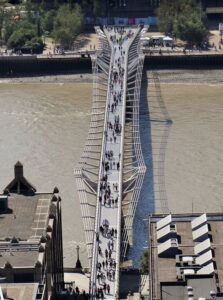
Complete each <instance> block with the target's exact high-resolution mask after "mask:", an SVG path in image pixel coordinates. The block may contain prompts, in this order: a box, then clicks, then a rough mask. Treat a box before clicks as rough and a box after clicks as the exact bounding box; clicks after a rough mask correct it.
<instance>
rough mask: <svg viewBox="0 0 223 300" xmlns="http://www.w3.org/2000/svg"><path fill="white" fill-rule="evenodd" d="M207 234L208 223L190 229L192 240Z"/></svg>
mask: <svg viewBox="0 0 223 300" xmlns="http://www.w3.org/2000/svg"><path fill="white" fill-rule="evenodd" d="M205 234H208V225H207V224H204V225H203V226H202V227H200V228H198V229H196V230H194V231H192V235H193V240H194V241H196V240H197V239H198V238H200V237H201V236H203V235H205Z"/></svg>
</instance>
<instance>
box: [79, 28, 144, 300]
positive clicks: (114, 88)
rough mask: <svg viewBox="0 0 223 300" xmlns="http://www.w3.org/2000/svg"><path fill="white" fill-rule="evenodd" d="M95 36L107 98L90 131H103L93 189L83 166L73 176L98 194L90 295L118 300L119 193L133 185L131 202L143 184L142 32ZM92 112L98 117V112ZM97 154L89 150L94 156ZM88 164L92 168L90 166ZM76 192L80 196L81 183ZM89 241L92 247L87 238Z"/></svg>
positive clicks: (107, 30)
mask: <svg viewBox="0 0 223 300" xmlns="http://www.w3.org/2000/svg"><path fill="white" fill-rule="evenodd" d="M97 33H98V35H99V36H100V38H101V40H102V44H101V47H102V48H104V49H101V52H99V53H98V56H97V57H96V61H97V68H98V66H99V67H100V70H102V72H101V73H100V74H99V75H98V77H97V78H102V79H106V80H107V85H106V89H105V88H104V87H103V86H100V88H98V85H97V89H96V91H95V94H94V95H96V100H95V102H102V103H103V99H102V98H103V97H105V99H106V100H105V101H106V102H105V108H104V110H105V111H104V119H103V121H104V122H103V130H102V128H101V127H102V125H101V124H100V125H97V124H96V123H97V122H96V121H95V120H94V121H93V123H91V130H90V131H89V132H94V128H97V126H99V127H100V131H102V136H101V139H102V140H101V150H100V154H99V156H98V157H97V158H96V157H95V158H94V159H95V160H98V161H99V164H98V178H97V181H96V182H97V185H96V186H95V181H94V182H93V180H89V178H88V175H86V173H85V175H84V172H83V171H85V172H86V167H85V166H86V162H84V164H83V167H82V169H81V170H79V171H78V172H77V177H78V176H79V177H81V176H82V177H83V178H84V180H85V183H86V182H88V185H90V186H91V190H92V193H94V192H95V194H96V204H95V208H96V214H95V224H94V232H93V234H92V236H91V237H92V239H93V245H92V248H91V247H89V258H90V259H91V280H90V294H91V297H92V299H94V298H102V297H103V298H106V299H118V295H119V273H120V272H119V270H120V257H121V249H120V248H121V243H123V240H124V242H125V247H124V248H125V251H126V248H127V247H126V244H127V234H126V232H127V231H126V230H125V233H124V238H123V232H122V231H123V229H122V226H121V223H122V218H123V216H122V213H123V211H122V205H123V203H122V200H123V193H125V194H126V193H128V187H131V192H132V190H133V189H134V185H135V194H134V192H133V198H134V195H135V198H137V197H138V194H139V190H140V186H141V184H142V178H141V177H140V174H143V173H144V172H145V167H144V168H143V167H142V166H143V159H142V157H141V156H142V155H141V148H140V139H139V136H138V134H139V132H138V102H139V89H140V82H141V73H142V65H143V59H141V58H139V52H138V51H137V50H138V49H139V48H140V46H139V42H140V36H141V34H142V30H141V28H140V27H105V28H104V30H103V31H102V30H101V29H99V28H97ZM132 46H133V47H132ZM131 47H132V48H131ZM130 50H131V51H130ZM103 53H104V55H103ZM97 71H98V69H97ZM99 90H100V91H102V92H101V94H102V95H101V96H100V95H99ZM105 93H106V95H105ZM127 102H128V105H129V106H128V109H130V111H131V117H128V120H126V119H127V118H126V116H127V114H126V109H127ZM95 114H96V115H97V112H96V113H95ZM101 117H102V116H100V118H101ZM129 120H131V121H132V123H133V125H132V128H134V130H135V132H133V133H132V134H130V141H129V142H126V140H125V124H126V121H127V122H129ZM100 121H101V120H100ZM92 124H93V125H92ZM97 132H98V131H97ZM98 139H100V138H98ZM91 140H92V139H91ZM96 142H97V139H95V140H94V139H93V143H92V141H91V144H89V146H88V147H87V148H86V149H85V152H86V153H88V154H87V156H86V154H85V157H88V156H89V155H90V154H89V153H90V152H89V151H90V150H89V149H90V148H92V146H95V147H97V145H99V144H97V145H96ZM124 144H129V145H130V150H128V151H133V154H132V155H131V153H130V163H128V165H129V164H130V165H131V166H128V167H126V166H125V163H124V152H125V149H124ZM131 149H134V150H131ZM97 151H98V150H93V151H92V153H96V152H97ZM136 162H137V163H136ZM88 164H89V163H88ZM89 165H90V166H94V165H93V164H89ZM124 170H125V171H126V170H127V171H126V172H127V173H128V172H129V170H130V171H131V172H130V175H129V176H130V178H129V179H128V180H125V185H124V182H123V180H124V178H123V174H124V172H123V171H124ZM88 172H89V173H91V174H92V173H94V168H91V170H88ZM96 174H97V173H96V172H95V175H96ZM137 180H138V181H137ZM123 187H124V188H123ZM79 191H81V193H82V192H83V185H82V188H80V189H79ZM81 201H82V202H81V204H82V206H83V205H84V207H85V208H84V214H86V201H85V200H81ZM130 202H131V201H130ZM136 203H137V201H136V199H133V200H132V202H131V205H132V206H131V212H130V214H129V216H130V215H134V210H135V206H136ZM85 217H86V216H85ZM131 217H132V216H131ZM129 220H130V218H128V217H127V219H126V220H125V226H126V228H127V226H128V227H131V222H130V221H129ZM85 222H86V221H85ZM91 222H92V220H90V219H89V221H88V223H87V225H86V226H85V228H86V229H85V230H86V231H87V232H89V231H90V228H89V227H90V223H91ZM87 241H88V244H90V237H89V235H88V239H87ZM125 251H124V252H125ZM91 253H92V255H91Z"/></svg>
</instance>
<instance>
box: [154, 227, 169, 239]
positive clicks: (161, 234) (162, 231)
mask: <svg viewBox="0 0 223 300" xmlns="http://www.w3.org/2000/svg"><path fill="white" fill-rule="evenodd" d="M169 233H170V225H167V226H165V227H163V228H161V229H160V230H158V231H157V232H156V235H157V240H159V239H161V238H162V237H164V236H165V235H167V234H169Z"/></svg>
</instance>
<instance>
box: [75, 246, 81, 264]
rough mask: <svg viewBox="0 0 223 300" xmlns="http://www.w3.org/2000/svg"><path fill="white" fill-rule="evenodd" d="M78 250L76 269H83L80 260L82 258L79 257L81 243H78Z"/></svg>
mask: <svg viewBox="0 0 223 300" xmlns="http://www.w3.org/2000/svg"><path fill="white" fill-rule="evenodd" d="M76 250H77V261H76V269H82V265H81V261H80V258H79V250H80V247H79V245H77V247H76Z"/></svg>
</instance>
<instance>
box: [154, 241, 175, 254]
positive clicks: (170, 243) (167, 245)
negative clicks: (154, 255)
mask: <svg viewBox="0 0 223 300" xmlns="http://www.w3.org/2000/svg"><path fill="white" fill-rule="evenodd" d="M176 247H178V242H177V239H169V240H167V241H166V242H164V243H161V244H159V245H158V254H160V253H163V252H164V251H166V250H167V249H170V248H176Z"/></svg>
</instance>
